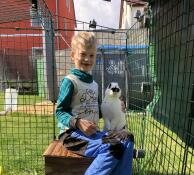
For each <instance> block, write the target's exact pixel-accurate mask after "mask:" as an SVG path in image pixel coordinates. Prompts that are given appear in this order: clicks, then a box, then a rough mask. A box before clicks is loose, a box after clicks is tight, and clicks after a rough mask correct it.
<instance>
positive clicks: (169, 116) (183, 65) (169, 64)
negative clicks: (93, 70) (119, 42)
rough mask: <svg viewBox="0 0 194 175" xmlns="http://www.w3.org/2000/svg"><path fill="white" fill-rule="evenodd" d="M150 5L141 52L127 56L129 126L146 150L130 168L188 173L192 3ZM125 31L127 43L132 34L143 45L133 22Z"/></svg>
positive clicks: (177, 0)
mask: <svg viewBox="0 0 194 175" xmlns="http://www.w3.org/2000/svg"><path fill="white" fill-rule="evenodd" d="M150 5H151V9H150V12H151V10H152V18H151V20H150V25H151V26H150V30H149V48H148V49H147V52H146V53H147V56H146V57H142V56H137V57H136V55H135V54H132V55H130V54H128V60H129V61H128V64H129V66H131V68H130V72H131V79H132V80H131V81H130V82H131V83H130V84H129V87H130V88H129V89H130V92H129V93H130V96H129V99H132V100H130V108H129V109H130V111H131V112H130V122H131V124H130V127H131V128H130V129H131V130H133V131H134V132H135V135H136V145H138V146H137V147H141V148H143V149H145V150H146V154H147V155H146V158H145V159H144V160H142V161H139V163H138V164H136V168H137V169H138V170H139V171H143V174H193V173H194V160H193V157H194V151H193V146H194V132H193V131H194V130H193V129H194V125H193V75H194V74H193V70H194V64H193V36H194V35H193V18H192V16H193V10H194V4H193V1H191V0H186V1H185V0H173V1H165V0H159V1H152V2H151V3H150ZM130 32H132V36H131V37H129V39H128V43H130V42H132V41H133V39H134V38H135V40H136V42H137V43H139V42H141V41H142V39H143V41H142V42H146V43H147V41H146V40H147V38H146V37H144V36H145V35H144V34H143V32H142V31H140V30H137V27H136V26H133V27H132V28H131V30H130ZM147 32H148V31H147ZM133 36H134V37H133ZM137 45H138V44H137ZM138 53H139V54H140V53H141V52H140V51H139V52H138ZM132 65H133V66H132ZM140 97H141V98H140Z"/></svg>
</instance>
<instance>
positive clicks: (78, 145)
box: [56, 32, 134, 175]
mask: <svg viewBox="0 0 194 175" xmlns="http://www.w3.org/2000/svg"><path fill="white" fill-rule="evenodd" d="M96 45H97V44H96V38H95V36H94V34H93V33H90V32H80V33H78V34H77V35H75V36H74V37H73V38H72V43H71V47H72V53H71V58H72V60H73V61H74V63H75V69H72V70H71V73H70V74H69V75H67V76H66V77H65V78H64V79H63V81H62V83H61V87H60V91H59V97H58V101H57V109H56V118H57V120H58V127H59V128H60V135H59V139H60V140H61V141H62V142H63V144H64V145H65V147H66V148H68V149H69V150H71V151H74V152H75V153H78V154H81V155H84V156H87V157H94V158H95V159H94V161H93V162H92V163H91V165H90V166H89V168H88V169H87V170H86V172H85V175H109V174H112V175H113V174H114V175H130V174H132V159H133V142H134V138H133V135H132V134H129V133H128V132H126V131H124V130H123V131H119V132H114V131H112V132H105V131H102V132H101V131H99V128H98V125H97V124H98V121H99V104H98V85H97V83H96V82H95V81H94V80H93V77H92V75H90V74H89V72H90V71H91V70H92V67H93V66H94V64H95V62H96ZM78 166H79V165H78Z"/></svg>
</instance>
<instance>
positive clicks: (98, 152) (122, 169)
mask: <svg viewBox="0 0 194 175" xmlns="http://www.w3.org/2000/svg"><path fill="white" fill-rule="evenodd" d="M104 136H107V132H105V131H103V132H97V133H96V134H93V135H91V136H89V137H88V136H86V135H84V134H83V133H82V132H81V131H79V130H76V131H74V132H73V133H72V134H71V137H74V138H77V139H82V140H86V141H88V145H87V148H86V150H85V153H84V155H85V156H87V157H94V158H95V159H94V160H93V162H92V163H91V165H90V166H89V167H88V169H87V170H86V172H85V175H109V174H110V175H131V174H132V161H133V146H134V144H133V142H131V141H130V140H126V141H120V142H119V144H117V146H118V145H120V146H119V147H118V148H117V147H116V145H114V146H115V148H116V149H114V146H112V145H111V143H103V139H102V138H103V137H104ZM112 147H113V150H112V151H111V148H112ZM120 148H122V149H123V151H122V155H120V156H118V155H117V154H119V153H118V149H120Z"/></svg>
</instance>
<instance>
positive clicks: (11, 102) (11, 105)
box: [4, 88, 18, 111]
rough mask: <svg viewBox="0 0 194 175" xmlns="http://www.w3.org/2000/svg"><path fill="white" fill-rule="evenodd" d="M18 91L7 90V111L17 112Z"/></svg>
mask: <svg viewBox="0 0 194 175" xmlns="http://www.w3.org/2000/svg"><path fill="white" fill-rule="evenodd" d="M17 103H18V91H17V89H12V88H8V89H5V109H4V110H5V111H17Z"/></svg>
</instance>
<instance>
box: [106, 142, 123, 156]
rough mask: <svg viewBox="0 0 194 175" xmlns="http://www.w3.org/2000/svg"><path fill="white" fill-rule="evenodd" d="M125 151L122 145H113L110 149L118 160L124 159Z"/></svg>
mask: <svg viewBox="0 0 194 175" xmlns="http://www.w3.org/2000/svg"><path fill="white" fill-rule="evenodd" d="M124 149H125V148H124V146H123V144H122V143H112V144H110V147H109V151H110V153H111V154H112V155H113V156H114V157H115V158H116V159H118V160H119V159H121V158H122V156H123V153H124Z"/></svg>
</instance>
